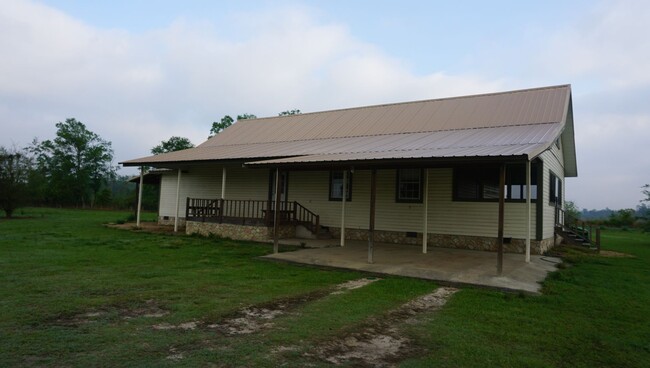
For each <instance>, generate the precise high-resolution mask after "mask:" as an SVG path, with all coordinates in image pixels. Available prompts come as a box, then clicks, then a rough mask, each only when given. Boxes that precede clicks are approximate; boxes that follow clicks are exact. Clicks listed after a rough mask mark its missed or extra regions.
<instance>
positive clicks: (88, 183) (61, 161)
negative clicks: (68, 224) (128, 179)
mask: <svg viewBox="0 0 650 368" xmlns="http://www.w3.org/2000/svg"><path fill="white" fill-rule="evenodd" d="M56 128H57V131H56V138H54V140H46V141H43V142H41V143H38V142H37V141H35V142H34V143H33V145H32V151H33V152H34V153H35V154H36V159H37V165H38V168H39V170H42V171H43V172H44V173H46V174H45V175H46V178H47V182H48V190H49V192H50V193H49V194H50V195H51V196H52V197H53V198H54V199H55V201H56V202H58V203H63V204H81V206H82V207H85V205H86V202H87V201H90V204H91V206H92V205H93V201H94V198H95V196H96V195H97V192H98V191H99V190H100V189H101V188H102V185H104V184H105V183H106V182H107V181H108V180H109V179H110V178H112V177H114V175H115V168H114V167H113V166H111V163H112V160H113V149H112V148H111V143H110V142H108V141H105V140H103V139H102V138H100V137H99V136H98V135H97V134H95V133H93V132H91V131H90V130H88V129H87V128H86V126H85V125H84V124H83V123H82V122H80V121H77V120H76V119H74V118H72V119H66V121H65V122H64V123H62V122H59V123H57V124H56Z"/></svg>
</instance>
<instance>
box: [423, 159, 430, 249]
mask: <svg viewBox="0 0 650 368" xmlns="http://www.w3.org/2000/svg"><path fill="white" fill-rule="evenodd" d="M422 200H423V201H424V214H423V216H422V219H423V224H422V253H424V254H426V253H427V234H428V233H429V169H424V194H423V195H422Z"/></svg>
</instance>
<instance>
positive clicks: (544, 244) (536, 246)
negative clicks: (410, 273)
mask: <svg viewBox="0 0 650 368" xmlns="http://www.w3.org/2000/svg"><path fill="white" fill-rule="evenodd" d="M329 231H330V233H331V234H332V236H334V237H335V238H336V237H340V236H341V229H340V228H337V227H330V228H329ZM411 234H412V233H411ZM414 235H415V236H407V233H406V232H400V231H384V230H375V241H376V242H384V243H395V244H413V245H421V244H422V233H416V234H414ZM345 238H346V239H350V240H368V230H364V229H345ZM427 245H428V246H432V247H441V248H455V249H472V250H484V251H492V252H496V251H497V238H492V237H483V236H469V235H447V234H431V233H429V235H428V237H427ZM553 245H554V242H553V238H548V239H543V240H541V241H539V240H531V241H530V253H531V254H544V253H545V252H546V251H548V250H549V249H551V248H553ZM503 250H504V252H508V253H521V254H523V253H524V252H525V251H526V239H515V238H512V239H510V241H509V243H504V244H503Z"/></svg>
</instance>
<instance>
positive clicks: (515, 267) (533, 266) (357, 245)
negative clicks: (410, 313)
mask: <svg viewBox="0 0 650 368" xmlns="http://www.w3.org/2000/svg"><path fill="white" fill-rule="evenodd" d="M284 242H287V244H292V242H291V240H289V239H287V240H285V241H284ZM310 242H313V243H314V244H313V245H327V244H326V243H327V241H324V240H312V241H310ZM330 242H331V241H330ZM311 245H312V244H307V246H308V247H309V246H311ZM263 258H265V259H269V260H276V261H284V262H291V263H299V264H305V265H313V266H321V267H333V268H342V269H349V270H357V271H365V272H372V273H377V274H385V275H395V276H406V277H415V278H421V279H427V280H434V281H438V282H440V283H442V284H452V285H474V286H479V287H488V288H496V289H503V290H509V291H522V292H526V293H533V294H538V293H540V290H541V287H542V285H541V282H542V281H544V279H545V278H546V276H547V275H548V273H549V272H553V271H555V270H557V265H558V264H559V263H560V262H561V260H560V259H559V258H555V257H548V256H539V255H532V256H531V258H530V262H522V259H521V255H519V254H512V253H506V254H503V263H502V264H503V271H502V273H501V275H499V274H498V272H497V270H496V269H495V267H494V264H495V261H496V258H497V254H495V253H494V252H486V251H477V250H466V249H451V248H439V247H431V248H429V250H428V252H427V253H422V250H421V248H420V247H417V246H413V245H404V244H391V243H375V245H374V257H373V258H374V262H373V263H368V243H367V242H365V241H355V240H348V241H347V242H346V246H345V247H322V248H310V249H301V250H298V251H293V252H283V253H275V254H270V255H267V256H264V257H263Z"/></svg>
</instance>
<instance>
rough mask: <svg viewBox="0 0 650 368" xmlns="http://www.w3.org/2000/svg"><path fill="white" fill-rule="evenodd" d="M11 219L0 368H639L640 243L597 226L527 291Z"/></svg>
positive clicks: (108, 215) (239, 246) (0, 230)
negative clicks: (590, 241)
mask: <svg viewBox="0 0 650 368" xmlns="http://www.w3.org/2000/svg"><path fill="white" fill-rule="evenodd" d="M16 216H23V218H20V219H14V220H4V219H3V220H0V366H2V367H13V366H16V367H18V366H20V367H23V366H27V367H30V366H34V367H36V366H65V367H88V366H111V367H135V366H145V367H146V366H151V367H165V366H189V367H196V366H217V367H219V366H225V367H231V366H232V367H237V366H247V367H248V366H263V367H275V366H281V365H285V366H313V367H319V366H330V365H332V364H340V365H342V366H381V365H385V366H404V367H491V366H494V367H526V366H530V367H648V366H650V235H649V234H644V233H638V232H633V231H620V230H605V231H603V243H604V249H605V250H608V251H610V252H607V254H605V255H595V254H587V253H584V252H580V251H577V250H573V249H566V248H564V249H560V250H561V251H562V254H563V255H564V260H565V263H564V264H563V267H561V269H560V271H558V272H556V273H554V274H551V276H550V277H549V278H548V279H547V281H546V282H545V284H544V289H543V295H541V296H529V295H522V294H512V293H504V292H500V291H492V290H485V289H474V288H462V289H460V290H458V291H456V290H453V289H449V288H439V287H438V285H436V284H435V283H433V282H429V281H423V280H416V279H408V278H399V277H380V278H377V277H371V276H370V275H366V274H362V273H358V272H346V271H341V270H326V269H317V268H310V267H301V266H297V265H291V264H284V263H276V262H271V261H266V260H261V259H259V258H258V257H259V256H261V255H265V254H268V253H270V252H271V251H272V247H271V245H266V244H258V243H249V242H238V241H231V240H224V239H217V238H201V237H188V236H173V235H161V234H149V233H144V232H140V231H128V230H118V229H113V228H108V227H106V226H104V225H103V224H105V223H108V222H116V221H117V220H122V219H125V218H126V217H127V216H128V213H124V212H109V211H84V210H59V209H26V210H23V211H18V213H16ZM148 217H149V218H148V219H149V220H153V218H154V217H155V215H153V214H149V215H148ZM283 250H285V251H289V250H291V249H289V248H284V249H283ZM445 302H446V303H445Z"/></svg>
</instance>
